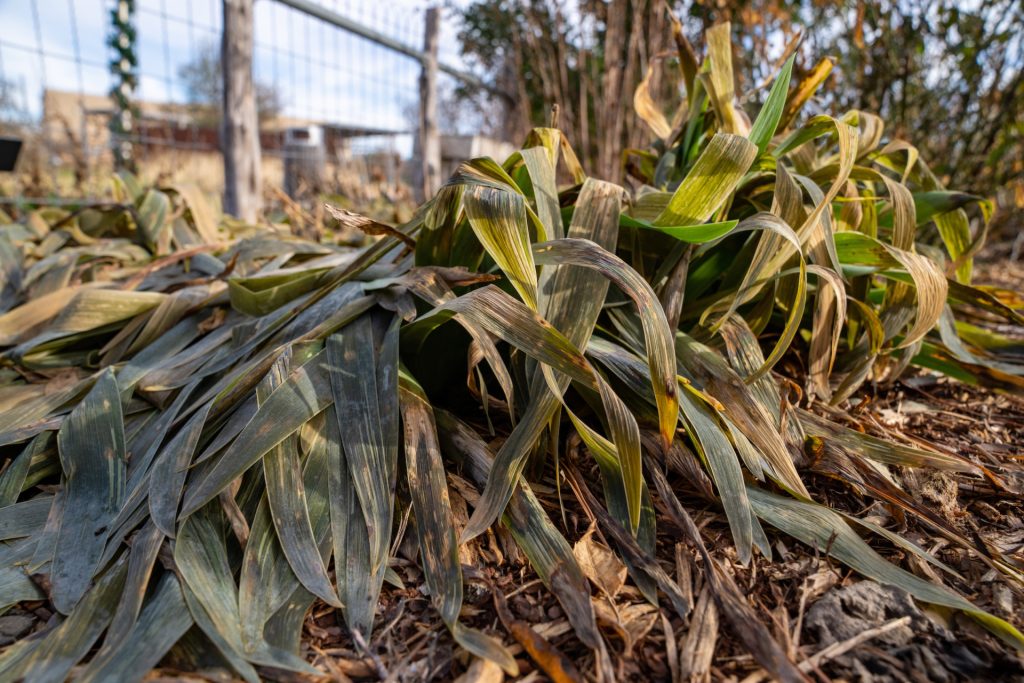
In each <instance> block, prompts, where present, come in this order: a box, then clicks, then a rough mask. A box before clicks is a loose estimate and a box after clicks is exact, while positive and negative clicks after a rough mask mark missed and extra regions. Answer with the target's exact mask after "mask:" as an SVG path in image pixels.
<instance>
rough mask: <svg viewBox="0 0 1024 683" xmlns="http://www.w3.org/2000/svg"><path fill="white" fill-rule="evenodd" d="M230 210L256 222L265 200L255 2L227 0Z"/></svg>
mask: <svg viewBox="0 0 1024 683" xmlns="http://www.w3.org/2000/svg"><path fill="white" fill-rule="evenodd" d="M223 2H224V4H223V8H224V33H223V35H222V37H221V65H222V68H223V78H224V108H223V112H224V117H223V119H224V120H223V123H222V125H223V137H222V139H223V141H224V210H225V211H226V212H227V213H229V214H232V215H234V216H237V217H239V218H241V219H242V220H245V221H255V220H256V217H257V216H258V215H259V212H260V208H261V203H262V198H263V195H262V180H261V177H260V132H259V119H258V118H257V112H256V89H255V86H254V85H253V78H252V49H253V48H252V45H253V0H223Z"/></svg>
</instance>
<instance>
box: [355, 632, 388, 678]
mask: <svg viewBox="0 0 1024 683" xmlns="http://www.w3.org/2000/svg"><path fill="white" fill-rule="evenodd" d="M350 633H351V634H352V642H353V643H355V644H356V647H358V648H359V649H360V650H362V651H363V652H364V653H365V654H366V656H367V657H369V658H370V661H371V662H373V668H374V669H376V674H377V677H378V678H380V680H382V681H384V680H387V679H388V678H389V674H388V669H387V667H386V666H384V662H383V661H381V658H380V657H379V656H378V655H377V653H376V652H374V651H373V650H371V649H370V646H369V645H367V644H366V640H365V639H364V638H363V634H362V633H360V632H359V629H355V628H354V629H352V630H351V631H350Z"/></svg>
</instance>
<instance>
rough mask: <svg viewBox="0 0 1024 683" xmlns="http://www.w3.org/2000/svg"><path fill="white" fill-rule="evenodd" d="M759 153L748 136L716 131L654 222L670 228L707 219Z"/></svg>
mask: <svg viewBox="0 0 1024 683" xmlns="http://www.w3.org/2000/svg"><path fill="white" fill-rule="evenodd" d="M756 156H757V146H756V145H754V144H753V143H751V142H750V141H749V140H747V139H746V138H744V137H742V136H739V135H730V134H727V133H718V134H716V135H715V136H714V137H713V138H711V142H709V143H708V146H707V147H706V148H705V149H704V151H703V152H701V155H700V156H699V157H698V158H697V161H696V162H694V164H693V168H691V169H690V171H689V173H687V174H686V177H685V178H684V179H683V182H681V183H680V184H679V187H677V188H676V191H675V192H674V193H673V194H672V198H671V199H670V200H669V201H668V205H667V206H666V207H665V209H664V210H663V211H662V212H661V213H660V214H658V216H657V218H655V219H654V221H653V224H654V225H655V226H657V227H668V226H674V225H695V224H698V223H703V222H705V221H706V220H707V219H708V218H710V217H711V216H712V214H714V212H715V211H716V210H717V209H718V208H719V207H720V206H722V204H724V203H725V202H726V200H728V198H729V196H730V195H731V194H732V193H733V191H734V190H735V189H736V187H737V185H739V183H740V180H742V178H743V175H744V174H745V173H746V172H747V170H748V169H749V168H750V165H751V164H752V163H754V158H755V157H756Z"/></svg>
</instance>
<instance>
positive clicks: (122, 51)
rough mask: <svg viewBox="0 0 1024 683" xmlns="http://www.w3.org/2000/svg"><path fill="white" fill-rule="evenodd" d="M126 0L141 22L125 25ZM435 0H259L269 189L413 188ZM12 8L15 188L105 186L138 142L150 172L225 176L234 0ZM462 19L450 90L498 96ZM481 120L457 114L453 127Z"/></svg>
mask: <svg viewBox="0 0 1024 683" xmlns="http://www.w3.org/2000/svg"><path fill="white" fill-rule="evenodd" d="M126 4H127V5H129V6H130V7H129V9H130V10H131V12H130V16H128V17H127V19H128V20H127V21H126V22H125V26H128V27H130V28H128V29H125V28H124V27H121V28H119V24H118V12H119V11H122V9H123V8H122V5H126ZM428 7H429V3H426V2H422V1H420V0H384V1H379V2H365V1H364V0H316V2H315V3H313V2H296V1H284V0H256V2H255V4H254V22H253V24H254V49H253V59H252V71H253V74H254V84H255V90H256V101H257V109H258V112H259V128H260V147H261V160H260V165H261V167H262V170H263V174H262V175H263V178H264V182H265V185H266V186H267V187H268V188H269V191H270V192H272V193H273V192H277V191H278V189H280V190H285V191H287V192H288V193H289V194H293V195H294V194H296V193H298V192H301V191H303V190H311V191H331V192H336V193H339V194H342V195H345V196H350V197H351V198H353V199H354V200H357V201H358V200H372V199H373V198H374V197H377V196H388V197H393V196H394V195H395V194H396V193H398V194H401V193H408V192H409V188H410V186H411V184H414V182H415V176H416V170H417V164H416V162H415V161H414V159H415V155H416V153H417V150H418V147H419V144H418V142H419V141H418V135H419V133H420V115H419V107H420V92H419V80H420V74H421V71H422V68H423V65H422V64H421V60H420V59H419V58H418V57H417V53H418V51H419V50H420V49H421V48H422V45H423V40H424V25H425V24H424V22H425V15H426V12H427V9H428ZM0 16H2V18H3V25H4V26H5V30H4V31H3V32H2V33H0V135H14V136H17V137H19V138H22V139H23V141H24V147H23V153H22V155H21V160H20V162H19V165H18V168H17V172H15V173H13V174H0V183H2V184H3V187H0V190H2V192H0V194H3V195H5V196H21V195H31V196H40V195H51V196H60V197H68V196H80V197H81V196H85V197H88V196H91V195H96V194H98V193H100V191H101V187H100V185H99V183H102V182H103V178H105V177H106V176H107V175H108V172H109V171H112V170H113V169H114V168H115V166H116V165H117V161H118V153H119V151H120V150H121V149H122V147H119V145H130V150H131V155H132V159H131V161H132V163H133V165H134V166H135V170H136V171H137V173H138V174H139V175H140V176H141V178H142V179H143V180H145V181H168V182H173V181H180V180H189V181H193V182H196V183H198V184H200V186H201V187H203V188H204V189H205V190H207V191H208V192H210V193H211V194H218V193H219V192H220V191H221V189H222V187H223V182H224V172H223V168H222V151H223V150H222V143H221V141H222V138H223V136H222V131H221V119H222V116H221V114H222V112H221V111H220V110H221V108H222V106H221V101H222V94H223V86H224V83H223V77H222V72H221V41H222V31H223V17H222V2H221V0H114V1H111V0H66V1H64V0H8V2H5V3H3V5H0ZM339 24H340V25H339ZM352 27H355V30H353V28H352ZM455 30H456V29H455V26H454V25H453V22H452V21H444V22H442V24H441V32H442V37H441V40H439V41H438V42H439V55H438V59H439V61H440V63H441V64H442V65H443V66H444V67H445V68H447V69H448V71H450V72H454V73H456V74H457V75H456V76H452V75H451V74H450V73H445V72H444V70H442V74H441V77H440V78H439V79H438V80H439V86H438V88H439V90H440V91H441V93H442V96H443V95H444V93H454V92H455V91H456V88H457V87H458V88H461V89H462V91H463V92H465V91H467V90H469V91H473V92H475V93H479V94H481V95H482V96H484V97H491V96H492V95H488V94H487V91H486V89H485V88H481V87H480V84H479V83H476V84H474V82H473V79H472V78H471V77H469V76H466V75H465V74H460V72H459V70H458V69H457V68H455V67H458V66H459V54H458V49H457V47H456V45H457V41H456V40H455V39H454V35H453V32H454V31H455ZM119 31H120V32H119ZM122 34H130V35H129V36H128V37H127V38H125V37H122ZM368 36H369V37H368ZM119 40H120V41H121V43H120V44H119V43H118V41H119ZM126 40H127V41H128V42H130V48H131V49H130V50H129V49H126V48H125V41H126ZM129 62H130V63H129ZM452 65H455V67H452ZM119 72H120V73H131V74H132V77H133V78H134V81H133V83H132V84H131V85H132V86H134V87H129V88H128V89H127V91H120V90H119V88H121V87H122V86H121V85H120V83H121V81H120V80H119ZM119 92H125V93H127V96H128V98H129V99H130V104H131V114H132V116H133V118H131V117H130V118H129V119H127V122H128V127H127V128H125V127H124V126H119V125H118V124H119V123H124V122H125V121H126V119H118V118H116V117H118V116H119V115H122V116H123V113H119V106H118V105H119V102H118V99H119V98H118V94H119ZM112 95H113V96H112ZM475 125H476V121H475V120H474V119H473V118H472V116H469V117H467V116H465V115H458V116H456V115H450V116H446V117H445V120H444V132H448V133H472V132H473V131H472V128H473V127H474V126H475ZM460 128H461V129H460ZM463 146H465V145H463ZM124 149H128V148H127V147H125V148H124ZM302 171H305V172H304V173H303V172H302Z"/></svg>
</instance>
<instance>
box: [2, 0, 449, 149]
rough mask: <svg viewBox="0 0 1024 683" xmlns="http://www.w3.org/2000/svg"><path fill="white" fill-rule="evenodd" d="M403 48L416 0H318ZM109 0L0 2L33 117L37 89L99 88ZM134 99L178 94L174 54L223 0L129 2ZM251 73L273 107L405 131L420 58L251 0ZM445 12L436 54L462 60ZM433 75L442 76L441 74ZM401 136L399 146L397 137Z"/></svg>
mask: <svg viewBox="0 0 1024 683" xmlns="http://www.w3.org/2000/svg"><path fill="white" fill-rule="evenodd" d="M319 3H320V4H321V5H323V6H325V7H327V8H329V9H331V10H333V11H335V12H337V13H339V14H343V15H345V16H347V17H349V18H351V19H354V20H356V21H358V22H360V23H362V24H363V25H365V26H368V27H370V28H373V29H375V30H377V31H379V32H381V33H384V34H386V35H388V36H390V37H392V38H395V39H398V40H401V41H402V42H405V43H407V44H410V45H412V46H421V45H422V40H423V15H424V9H425V8H426V7H427V6H429V5H430V4H432V3H429V2H426V1H425V0H319ZM112 5H113V2H112V0H0V27H2V28H0V76H2V77H3V78H4V79H5V80H7V81H9V82H12V83H13V84H14V87H15V89H16V92H17V93H18V96H19V99H20V103H21V106H22V108H23V109H24V110H25V111H26V112H28V113H29V114H30V115H32V116H38V115H39V111H40V107H41V98H42V91H43V88H44V87H45V88H53V89H60V90H70V91H76V92H77V91H81V92H85V93H89V94H103V93H106V92H107V90H108V89H109V87H110V75H109V71H108V67H107V59H108V48H107V46H106V37H107V32H108V16H109V9H110V8H111V6H112ZM136 7H137V9H136V26H137V29H138V42H137V45H138V55H139V72H140V87H139V92H138V97H139V98H140V99H143V100H147V101H155V102H183V101H184V100H185V92H184V89H183V86H182V83H181V80H180V79H179V78H178V71H179V68H180V67H181V65H182V64H184V63H186V62H188V61H189V60H190V59H191V58H192V57H193V56H194V55H195V54H196V52H197V51H198V50H200V49H201V48H202V47H203V46H204V45H207V44H210V43H216V42H217V41H219V37H220V27H221V16H220V12H221V9H220V8H221V2H220V0H137V3H136ZM255 27H256V55H255V72H256V79H257V80H258V81H259V82H262V83H266V84H268V85H272V86H273V87H274V88H275V89H276V90H277V92H278V93H279V94H280V96H281V101H282V103H283V105H284V106H283V111H282V113H283V114H284V115H287V116H293V117H296V118H303V119H312V120H316V121H328V122H332V123H341V124H352V125H365V126H372V127H377V128H387V129H393V130H408V129H409V128H410V126H411V124H412V122H411V121H410V120H409V112H410V111H411V110H414V107H415V103H416V92H417V79H418V77H419V64H418V63H417V62H415V61H414V60H412V59H409V58H408V57H404V56H402V55H399V54H397V53H394V52H392V51H390V50H387V49H386V48H383V47H380V46H378V45H375V44H373V43H370V42H369V41H366V40H365V39H363V38H360V37H358V36H355V35H352V34H349V33H346V32H344V31H340V30H338V29H336V28H334V27H333V26H330V25H327V24H325V23H323V22H321V21H318V20H316V19H313V18H311V17H307V16H305V15H302V14H300V13H298V12H296V11H295V10H292V9H290V8H288V7H285V6H284V5H281V4H279V3H277V2H276V1H275V0H256V20H255ZM456 30H457V27H456V25H455V23H454V20H453V19H452V18H451V17H450V16H448V15H447V14H446V15H445V18H444V21H443V22H442V35H441V41H440V58H441V61H442V62H446V63H449V64H453V65H456V66H462V60H461V58H460V56H459V54H458V48H457V44H456V43H457V41H456V40H455V32H456ZM442 78H447V77H446V76H444V75H443V74H442ZM402 146H405V145H404V144H403V145H402Z"/></svg>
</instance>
